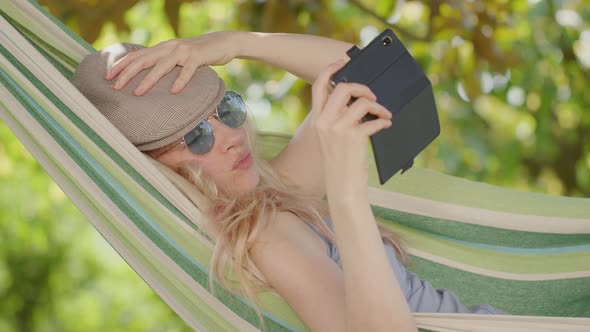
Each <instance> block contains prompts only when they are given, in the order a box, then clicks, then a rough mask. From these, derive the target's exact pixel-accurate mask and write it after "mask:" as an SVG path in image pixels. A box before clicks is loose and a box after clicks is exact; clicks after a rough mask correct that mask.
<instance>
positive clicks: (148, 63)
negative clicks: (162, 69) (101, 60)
mask: <svg viewBox="0 0 590 332" xmlns="http://www.w3.org/2000/svg"><path fill="white" fill-rule="evenodd" d="M135 52H137V51H135ZM133 53H134V52H132V53H131V54H133ZM129 62H130V63H128V64H127V65H126V66H125V68H124V69H123V70H122V71H121V72H119V74H118V77H117V80H116V82H115V84H113V89H115V90H121V89H122V88H123V87H125V86H126V85H127V83H129V81H130V80H131V79H132V78H134V77H135V76H136V75H137V74H138V73H139V72H140V71H142V70H144V69H146V68H150V67H152V66H153V65H154V64H155V63H156V60H155V57H154V56H147V55H146V56H144V57H142V58H141V59H137V60H135V59H131V60H129ZM125 63H127V61H125ZM117 65H119V63H117Z"/></svg>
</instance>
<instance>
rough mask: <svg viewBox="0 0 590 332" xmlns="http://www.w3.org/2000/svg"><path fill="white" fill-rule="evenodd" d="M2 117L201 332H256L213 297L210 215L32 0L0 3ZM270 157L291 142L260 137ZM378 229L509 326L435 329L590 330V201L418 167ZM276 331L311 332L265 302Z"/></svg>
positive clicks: (435, 326) (479, 318)
mask: <svg viewBox="0 0 590 332" xmlns="http://www.w3.org/2000/svg"><path fill="white" fill-rule="evenodd" d="M0 14H1V16H2V17H0V83H1V84H0V118H2V120H3V121H4V122H5V123H6V124H7V125H8V126H9V127H10V129H11V130H12V131H13V132H14V134H15V135H16V136H17V137H18V138H19V140H21V141H22V143H23V144H24V145H25V146H26V147H27V149H28V150H29V151H30V152H31V154H32V155H33V156H34V157H35V158H36V159H37V160H38V161H39V163H40V164H41V165H42V166H43V167H44V169H45V170H46V171H47V172H48V173H49V175H50V176H51V177H52V178H53V179H54V180H55V181H56V182H57V183H58V184H59V185H60V187H61V188H62V189H63V191H64V192H65V193H66V194H67V195H68V196H69V198H70V199H71V200H72V201H73V202H74V203H75V204H76V206H77V207H78V208H79V209H80V210H81V211H82V212H83V213H84V215H85V216H86V217H87V218H88V219H89V220H90V222H91V223H92V224H93V225H94V227H95V228H96V229H97V230H98V231H99V232H100V233H101V234H102V236H103V237H104V238H105V239H106V240H107V241H108V242H109V243H110V244H111V245H112V246H113V248H115V250H117V252H118V253H119V254H120V255H121V256H122V257H123V258H124V259H125V260H126V261H127V263H128V264H129V265H130V266H131V267H132V268H133V269H134V270H135V271H136V272H137V273H138V274H139V275H140V276H141V277H142V278H143V279H144V280H145V281H146V283H147V284H148V285H149V286H150V287H151V288H152V289H154V290H155V291H156V292H157V293H158V294H159V296H160V297H161V298H162V299H164V301H166V303H167V304H168V305H169V306H170V307H171V308H173V309H174V310H175V312H177V313H178V315H179V316H180V317H181V318H182V319H183V320H184V321H185V322H186V323H187V324H188V325H189V326H191V327H192V328H193V329H195V330H198V331H258V330H259V329H260V327H261V325H260V322H259V321H258V318H257V317H256V314H255V312H254V310H253V309H252V306H251V305H250V303H248V302H247V301H246V300H245V299H244V298H242V297H240V296H236V295H233V294H231V293H229V292H223V291H219V289H221V288H220V287H216V294H215V296H213V295H212V294H211V292H210V290H209V287H208V270H207V266H208V265H209V260H210V257H211V253H212V248H213V245H212V242H211V240H210V239H209V238H208V237H207V236H206V235H205V234H204V233H203V232H202V231H200V228H199V225H202V224H201V222H202V220H203V219H202V215H201V213H200V212H199V211H198V210H197V209H196V207H195V206H194V204H192V203H191V202H189V201H188V199H187V198H186V197H185V196H184V195H182V194H181V193H180V192H179V191H178V190H177V189H176V187H175V186H174V185H172V184H171V183H170V181H168V180H167V178H166V177H164V176H162V174H161V172H160V171H159V170H158V169H157V168H156V167H155V166H154V165H152V164H150V163H149V162H148V161H147V159H146V158H145V157H144V156H143V155H142V154H141V153H140V152H139V151H137V150H136V149H135V148H134V147H133V146H132V145H131V143H129V142H128V141H127V140H126V139H125V138H124V137H123V136H122V135H121V134H120V133H119V132H118V131H116V130H115V129H114V127H113V126H112V125H111V124H110V123H109V122H108V121H107V120H106V119H105V118H104V117H103V116H102V115H101V114H100V113H99V112H98V111H97V110H96V109H95V108H94V106H93V105H92V104H90V102H89V101H88V100H86V99H85V98H84V97H83V96H82V95H81V94H80V93H79V92H78V91H77V90H76V89H75V88H74V87H73V86H72V85H71V84H70V83H69V81H68V77H70V75H71V74H72V72H73V70H74V69H75V67H76V65H77V63H78V62H79V61H80V60H81V59H82V58H83V57H84V55H85V54H87V53H88V52H91V51H93V49H92V47H91V46H89V45H88V44H86V43H85V42H84V41H82V40H81V39H80V38H79V37H77V36H76V35H74V34H73V33H72V32H70V31H69V30H68V29H67V28H66V27H65V26H63V25H62V24H61V23H60V22H59V21H57V20H56V19H55V18H53V17H51V16H50V15H49V14H47V13H46V12H45V11H44V10H43V9H42V8H41V7H39V6H38V5H37V4H36V3H35V2H34V1H24V0H0ZM259 138H260V140H259V141H260V144H261V150H262V152H263V154H264V155H265V158H270V157H271V156H273V155H275V154H276V153H278V151H280V149H281V148H282V147H284V146H285V145H286V144H287V142H288V139H289V137H288V136H286V135H280V134H270V133H262V132H261V133H259ZM370 183H371V189H370V201H371V204H372V206H373V211H374V213H375V215H376V217H377V220H378V222H379V223H381V224H383V225H385V226H387V227H390V228H392V229H395V231H397V232H399V233H400V234H402V235H403V236H404V237H405V238H406V239H408V241H409V252H410V254H411V255H412V259H413V261H414V267H413V268H412V269H413V270H414V271H415V272H417V273H418V275H420V276H421V277H422V278H424V279H427V280H429V281H430V282H431V283H432V284H433V285H434V286H435V287H437V288H448V289H451V290H453V291H454V292H455V293H456V294H457V295H458V296H459V298H460V299H461V300H462V302H463V303H464V304H466V305H474V304H480V303H489V304H491V305H492V306H494V307H495V308H498V309H501V310H504V311H506V312H510V313H511V314H512V315H510V316H508V315H506V316H490V315H475V314H439V313H416V314H415V317H416V321H417V323H418V326H419V327H420V328H421V329H424V330H432V331H588V330H589V328H590V318H584V317H590V199H588V198H568V197H559V196H550V195H543V194H538V193H528V192H521V191H517V190H512V189H507V188H501V187H497V186H491V185H488V184H485V183H478V182H473V181H467V180H464V179H461V178H457V177H453V176H448V175H444V174H440V173H436V172H433V171H430V170H427V169H421V168H418V167H414V168H412V169H410V170H409V171H408V172H406V173H405V174H403V175H401V176H396V177H394V178H393V180H391V181H390V182H389V183H388V184H387V185H386V186H383V187H381V186H378V185H377V184H378V181H377V177H376V173H375V169H374V167H373V166H372V170H371V175H370ZM260 299H261V302H262V303H263V313H264V322H265V325H266V326H267V328H268V330H270V331H306V330H307V328H306V327H305V325H304V324H303V323H302V321H300V320H299V319H298V317H297V315H296V314H295V313H294V312H293V311H292V310H291V309H290V307H289V306H288V305H287V303H286V302H285V301H283V300H282V299H281V298H280V297H279V296H278V295H277V294H275V293H273V292H266V293H263V294H261V295H260Z"/></svg>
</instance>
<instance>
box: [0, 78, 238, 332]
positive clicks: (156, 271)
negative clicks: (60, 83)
mask: <svg viewBox="0 0 590 332" xmlns="http://www.w3.org/2000/svg"><path fill="white" fill-rule="evenodd" d="M3 74H4V71H3V70H2V69H1V68H0V81H1V82H2V83H3V84H4V83H5V82H6V81H5V80H4V75H3ZM5 87H6V88H7V89H9V88H8V87H7V86H5ZM15 97H17V98H18V96H15ZM0 104H1V105H2V106H3V108H4V109H5V110H8V108H7V107H6V105H4V104H3V103H1V101H0ZM8 116H10V113H9V114H8ZM11 118H12V120H13V121H12V122H14V123H16V124H17V125H19V126H20V131H21V133H23V134H24V135H27V137H28V140H29V141H31V142H34V143H33V144H34V145H35V146H34V147H31V146H27V148H29V149H32V148H36V149H37V150H38V151H39V153H42V154H43V156H44V157H45V159H46V160H47V162H48V163H50V164H51V166H52V167H53V169H54V170H55V171H56V172H57V173H58V174H59V176H60V179H59V180H60V181H59V182H60V185H61V186H64V185H65V186H67V187H68V188H69V189H70V190H73V191H74V193H71V192H70V195H72V194H73V197H76V198H78V199H79V200H83V203H82V205H83V206H84V207H85V208H86V209H91V210H92V212H93V214H95V215H96V216H100V217H101V218H100V219H101V220H102V221H103V222H102V223H101V224H102V225H104V226H105V227H107V228H108V229H109V230H110V231H111V232H112V233H113V234H115V236H114V237H115V238H116V239H117V240H118V241H119V242H121V243H122V244H123V245H124V246H125V248H126V249H127V250H129V251H130V252H131V254H132V256H133V257H134V258H135V259H137V260H138V261H140V262H141V265H142V266H143V267H144V268H146V269H147V270H148V271H150V273H151V274H152V275H153V276H154V278H155V279H156V280H157V281H158V282H159V283H160V284H162V285H164V286H165V288H166V289H167V290H168V291H169V292H171V294H172V295H173V296H174V299H175V300H176V301H178V302H180V303H181V304H182V305H183V306H184V307H185V308H186V309H188V310H191V311H193V315H195V317H199V321H200V322H201V324H203V325H205V326H209V327H211V328H223V330H224V331H225V330H228V329H229V328H230V325H227V322H225V321H224V320H223V319H222V318H221V317H217V318H216V317H215V316H218V314H217V313H216V312H215V311H213V310H212V309H211V308H210V307H209V306H208V305H207V304H205V303H204V302H203V301H202V300H201V299H199V298H198V297H197V296H189V294H191V293H192V291H190V289H188V288H187V287H185V286H183V285H182V284H179V283H178V282H172V281H169V280H168V278H175V276H174V275H172V274H170V275H169V276H168V277H164V276H163V275H160V274H161V273H162V272H164V271H167V269H164V268H162V267H158V266H153V264H152V263H151V262H149V259H150V258H153V256H149V255H147V257H146V255H145V251H143V250H138V248H141V247H142V246H141V243H138V242H137V241H135V240H134V237H133V236H132V235H130V234H129V233H127V232H124V233H122V229H117V227H115V226H116V225H113V224H111V223H109V221H111V220H115V219H114V217H113V215H112V214H110V213H109V211H107V210H105V209H104V207H101V206H100V205H99V204H97V201H96V200H95V199H93V198H92V197H88V193H87V192H86V191H84V188H81V187H80V186H79V184H78V183H76V182H75V181H73V179H71V178H70V177H69V176H68V171H67V170H65V169H63V166H61V164H60V162H59V161H57V160H55V158H54V157H53V155H52V154H51V153H49V152H47V151H46V150H45V149H44V148H43V147H42V146H40V144H39V143H38V141H36V140H35V138H34V137H32V136H31V135H29V134H28V131H27V130H26V128H23V126H22V125H21V124H20V123H19V122H18V120H17V119H15V118H14V117H11ZM21 139H22V138H21ZM37 157H39V156H37ZM78 204H80V202H78ZM107 240H108V239H107ZM113 248H114V249H117V248H115V247H113ZM121 257H123V258H125V256H121ZM157 263H158V262H157V261H156V264H157ZM138 274H139V273H138ZM139 275H140V277H141V274H139ZM174 280H176V279H174ZM173 285H175V287H172V286H173ZM196 309H198V310H196ZM204 314H207V315H208V316H205V315H204ZM209 316H211V317H209ZM214 322H217V323H215V324H213V323H214ZM222 323H223V324H222Z"/></svg>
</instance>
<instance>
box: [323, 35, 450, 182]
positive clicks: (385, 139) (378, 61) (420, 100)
mask: <svg viewBox="0 0 590 332" xmlns="http://www.w3.org/2000/svg"><path fill="white" fill-rule="evenodd" d="M347 54H348V56H349V57H350V58H351V60H350V61H349V62H348V63H347V64H346V66H345V67H344V68H342V69H341V70H340V71H338V72H337V73H336V74H334V75H333V76H332V84H333V85H335V84H337V83H339V82H357V83H362V84H365V85H367V86H369V88H370V89H371V90H372V91H373V93H374V94H375V95H376V96H377V102H379V103H380V104H381V105H383V106H385V107H386V108H387V109H388V110H389V111H390V112H392V115H393V117H392V125H391V127H389V128H387V129H384V130H381V131H379V132H378V133H376V134H375V135H373V136H371V144H372V146H373V153H374V155H375V163H376V165H377V172H378V174H379V182H380V183H381V184H384V183H385V182H387V180H389V179H390V178H391V177H392V176H393V175H395V173H397V172H398V171H399V170H400V169H401V170H402V174H403V173H404V172H405V171H406V170H408V169H409V168H410V167H412V165H413V164H414V158H415V157H416V156H417V155H418V154H419V153H420V152H421V151H422V150H424V148H426V146H428V144H430V143H431V142H432V141H433V140H434V139H435V138H436V137H437V136H438V135H439V134H440V124H439V120H438V113H437V109H436V104H435V101H434V95H433V92H432V84H431V83H430V81H429V80H428V77H427V76H426V74H424V71H423V70H422V68H420V66H419V65H418V64H417V63H416V61H415V60H414V58H413V57H412V56H411V55H410V53H409V52H408V50H407V49H406V48H405V46H404V45H403V44H402V43H401V41H400V40H399V39H398V38H397V36H396V35H395V34H394V33H393V31H391V30H390V29H387V30H385V31H384V32H382V33H381V34H380V35H379V36H377V37H376V38H375V39H373V41H371V43H369V45H367V46H366V47H365V48H364V49H362V50H361V49H359V48H358V47H356V46H353V47H352V48H351V49H350V50H349V51H348V53H347ZM374 118H375V117H374V116H373V115H370V114H369V115H367V116H366V117H365V120H368V119H374Z"/></svg>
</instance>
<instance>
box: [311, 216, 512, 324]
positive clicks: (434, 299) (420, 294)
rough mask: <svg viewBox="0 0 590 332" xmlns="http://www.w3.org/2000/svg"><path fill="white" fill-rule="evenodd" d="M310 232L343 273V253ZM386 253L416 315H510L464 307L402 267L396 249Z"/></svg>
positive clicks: (483, 306)
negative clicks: (319, 240)
mask: <svg viewBox="0 0 590 332" xmlns="http://www.w3.org/2000/svg"><path fill="white" fill-rule="evenodd" d="M326 224H327V225H328V227H330V228H331V229H333V228H332V220H331V219H326ZM306 225H308V226H310V228H311V229H312V230H313V231H314V232H316V233H317V234H318V235H319V236H320V238H322V240H324V243H325V244H326V253H327V255H328V256H329V257H330V258H331V259H332V260H333V261H334V262H335V263H336V264H338V266H339V267H340V268H341V269H342V264H341V263H340V253H339V252H338V248H337V247H336V245H335V244H331V243H330V241H328V239H326V238H324V237H323V236H322V235H321V234H320V233H319V232H318V231H317V230H316V229H315V228H314V227H312V226H311V225H309V224H307V223H306ZM384 246H385V251H386V253H387V257H388V258H389V264H390V265H391V268H392V269H393V271H394V273H395V276H396V278H397V281H398V283H399V285H400V287H401V289H402V291H403V293H404V295H405V297H406V300H407V301H408V304H409V306H410V309H411V310H412V312H441V313H473V314H497V315H507V314H508V313H506V312H504V311H501V310H497V309H494V308H493V307H492V306H490V305H489V304H480V305H475V306H470V307H467V306H465V305H463V304H462V303H461V302H460V301H459V299H458V298H457V295H455V294H454V293H453V292H451V291H450V290H448V289H435V288H434V287H433V286H432V285H431V284H430V282H428V281H426V280H422V279H420V278H419V277H418V276H417V275H416V274H415V273H414V272H412V271H409V270H407V269H406V267H405V266H404V265H403V264H401V263H400V262H399V261H398V259H397V256H396V255H395V249H393V247H392V246H391V245H390V244H389V243H385V242H384Z"/></svg>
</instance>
